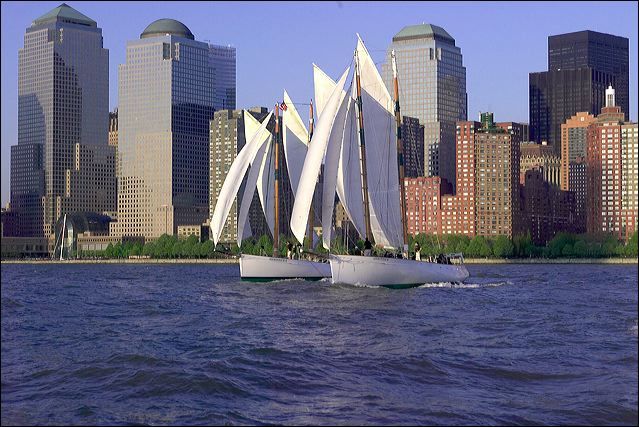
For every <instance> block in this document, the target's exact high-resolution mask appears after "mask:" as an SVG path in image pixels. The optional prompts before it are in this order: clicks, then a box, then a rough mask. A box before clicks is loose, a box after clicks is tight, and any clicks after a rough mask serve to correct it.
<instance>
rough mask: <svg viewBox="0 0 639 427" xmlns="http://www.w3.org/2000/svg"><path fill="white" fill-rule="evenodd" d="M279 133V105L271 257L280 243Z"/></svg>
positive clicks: (275, 142)
mask: <svg viewBox="0 0 639 427" xmlns="http://www.w3.org/2000/svg"><path fill="white" fill-rule="evenodd" d="M279 132H280V104H279V103H276V104H275V141H274V144H273V149H274V150H275V168H274V169H275V192H274V193H273V194H274V195H275V224H274V226H273V256H274V257H277V256H278V255H279V243H280V193H279V182H280V169H279V165H280V156H279V154H280V150H279V148H280V146H279Z"/></svg>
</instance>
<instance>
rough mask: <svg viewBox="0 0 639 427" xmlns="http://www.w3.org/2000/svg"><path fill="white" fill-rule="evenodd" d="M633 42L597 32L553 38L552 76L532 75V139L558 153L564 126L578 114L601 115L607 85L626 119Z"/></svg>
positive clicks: (550, 54)
mask: <svg viewBox="0 0 639 427" xmlns="http://www.w3.org/2000/svg"><path fill="white" fill-rule="evenodd" d="M628 76H629V65H628V39H627V38H625V37H618V36H614V35H610V34H603V33H598V32H595V31H579V32H575V33H568V34H560V35H556V36H550V37H548V71H544V72H538V73H530V76H529V103H530V109H529V114H530V138H531V139H532V140H533V141H535V142H538V143H540V142H542V141H548V142H549V143H550V144H551V145H552V146H553V147H554V149H555V151H556V153H557V154H559V150H560V144H561V124H562V123H565V122H566V120H567V119H568V118H570V117H572V116H573V115H575V114H576V113H577V112H582V111H583V112H588V113H590V114H598V113H599V111H600V110H601V108H602V107H603V106H604V105H605V102H604V92H605V89H606V87H607V86H608V85H610V84H612V85H613V87H615V88H617V89H618V90H617V98H618V99H619V101H620V102H619V104H620V106H621V108H622V110H623V111H625V112H626V113H625V114H626V115H625V118H626V119H627V117H628V116H627V111H628V106H629V86H628V81H629V80H628Z"/></svg>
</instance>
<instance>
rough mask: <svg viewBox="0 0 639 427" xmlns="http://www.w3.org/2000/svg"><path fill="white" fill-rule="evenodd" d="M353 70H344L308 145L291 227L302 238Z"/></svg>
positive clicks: (301, 239)
mask: <svg viewBox="0 0 639 427" xmlns="http://www.w3.org/2000/svg"><path fill="white" fill-rule="evenodd" d="M349 71H350V67H348V68H347V69H346V71H344V74H342V77H341V78H340V80H339V82H338V83H337V86H336V87H335V89H334V90H333V93H332V94H331V96H330V97H329V99H328V101H327V102H326V105H325V107H324V109H323V110H322V112H321V113H320V116H319V120H318V123H317V128H316V129H315V132H314V133H313V139H312V141H311V143H310V147H309V149H308V154H307V155H306V158H305V159H304V167H303V169H302V175H301V178H300V183H299V185H298V187H297V191H296V193H295V204H294V205H293V212H292V215H291V231H292V232H293V235H294V236H295V237H296V238H297V240H298V241H299V242H303V241H304V235H305V234H306V225H307V221H308V214H309V210H310V208H311V203H312V200H313V193H314V191H315V184H316V183H317V177H318V174H319V171H320V167H321V165H322V159H323V158H324V153H325V152H326V146H327V144H328V138H329V136H330V132H331V128H332V126H333V121H334V119H335V115H336V114H337V110H338V108H339V106H340V102H341V101H342V99H343V98H344V95H345V94H344V90H343V88H344V84H345V83H346V77H347V76H348V72H349Z"/></svg>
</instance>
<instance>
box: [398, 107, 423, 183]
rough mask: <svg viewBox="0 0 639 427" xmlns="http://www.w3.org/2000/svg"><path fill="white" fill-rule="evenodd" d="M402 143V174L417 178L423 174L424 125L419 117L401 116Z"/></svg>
mask: <svg viewBox="0 0 639 427" xmlns="http://www.w3.org/2000/svg"><path fill="white" fill-rule="evenodd" d="M402 144H403V146H404V176H405V177H407V178H417V177H418V176H423V175H424V126H423V125H420V124H419V119H416V118H414V117H408V116H404V117H402Z"/></svg>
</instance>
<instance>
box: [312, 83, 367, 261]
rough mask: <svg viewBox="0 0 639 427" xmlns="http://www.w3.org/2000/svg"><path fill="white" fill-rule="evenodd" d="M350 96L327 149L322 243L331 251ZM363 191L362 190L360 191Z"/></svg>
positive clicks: (345, 98) (343, 103) (344, 101)
mask: <svg viewBox="0 0 639 427" xmlns="http://www.w3.org/2000/svg"><path fill="white" fill-rule="evenodd" d="M351 101H352V98H351V96H350V93H349V94H343V95H342V100H341V103H340V107H339V109H338V110H337V115H336V116H335V120H334V121H333V126H332V129H331V134H330V136H329V139H328V145H327V147H326V156H325V160H324V186H323V188H322V243H323V245H324V248H326V249H330V247H331V235H332V230H333V224H332V222H333V208H334V207H335V206H334V205H335V189H336V186H337V173H338V170H337V169H338V164H339V158H340V154H341V150H342V141H343V139H344V125H345V124H346V119H347V117H348V113H349V109H350V107H351V105H352V102H351ZM360 191H361V189H360Z"/></svg>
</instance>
